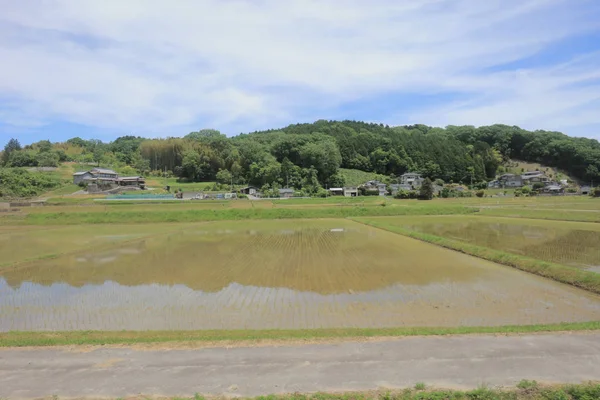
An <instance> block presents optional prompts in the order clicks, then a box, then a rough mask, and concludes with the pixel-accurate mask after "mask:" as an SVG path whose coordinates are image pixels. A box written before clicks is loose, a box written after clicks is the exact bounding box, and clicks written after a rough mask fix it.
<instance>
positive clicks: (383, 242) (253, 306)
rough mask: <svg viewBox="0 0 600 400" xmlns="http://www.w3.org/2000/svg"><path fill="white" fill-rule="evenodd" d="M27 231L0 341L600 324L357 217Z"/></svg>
mask: <svg viewBox="0 0 600 400" xmlns="http://www.w3.org/2000/svg"><path fill="white" fill-rule="evenodd" d="M2 232H4V231H0V235H1V234H2ZM18 232H19V234H18V235H17V236H15V237H13V236H12V235H11V236H10V237H9V238H8V239H5V240H4V241H3V242H1V243H2V245H1V246H2V247H1V248H0V253H1V254H9V255H10V257H11V258H10V262H9V263H8V264H5V266H4V267H3V268H1V269H0V331H9V330H27V331H47V330H122V329H124V330H148V329H151V330H163V329H177V330H188V329H195V330H197V329H267V328H282V329H283V328H286V329H306V328H345V327H364V328H367V327H402V326H421V327H424V326H448V327H451V326H498V325H508V324H538V323H557V322H578V321H592V320H597V319H598V316H600V297H598V296H597V295H594V294H591V293H588V292H585V291H583V290H580V289H576V288H572V287H569V286H567V285H563V284H559V283H556V282H553V281H550V280H547V279H543V278H539V277H536V276H533V275H530V274H526V273H523V272H520V271H517V270H514V269H511V268H509V267H505V266H501V265H498V264H494V263H491V262H487V261H483V260H480V259H477V258H473V257H470V256H466V255H464V254H461V253H458V252H454V251H451V250H447V249H443V248H440V247H436V246H433V245H430V244H426V243H423V242H420V241H417V240H413V239H410V238H407V237H404V236H401V235H397V234H394V233H390V232H386V231H384V230H381V229H377V228H373V227H369V226H365V225H362V224H359V223H355V222H352V221H349V220H339V219H330V220H314V219H313V220H285V221H274V220H265V221H257V220H254V221H243V222H211V223H202V224H191V223H187V224H180V225H177V224H163V225H139V226H134V227H132V226H116V225H100V226H82V225H80V226H75V227H62V228H52V229H45V230H42V229H29V228H19V231H18ZM135 235H138V236H135ZM28 237H29V238H30V240H31V241H32V243H39V244H38V245H36V246H34V248H36V249H37V250H36V251H37V253H35V254H37V255H38V259H37V260H33V261H31V260H30V261H27V260H28V259H30V258H32V252H30V251H23V252H20V253H19V252H14V251H12V250H10V249H9V247H11V246H14V245H16V244H17V242H15V241H17V240H18V244H19V245H20V244H22V243H24V242H25V241H26V240H27V238H28ZM125 237H126V238H127V240H124V238H125ZM17 238H18V239H17ZM65 238H70V240H69V241H67V240H65ZM107 240H108V242H107ZM111 240H112V242H111ZM67 242H68V243H71V246H70V247H69V246H67V245H64V248H61V251H62V253H60V254H58V255H57V256H56V257H54V258H42V257H43V256H45V255H46V254H47V251H48V250H47V249H48V248H50V247H51V244H52V243H67ZM95 243H101V245H98V246H94V245H93V244H95Z"/></svg>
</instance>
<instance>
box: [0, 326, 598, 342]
mask: <svg viewBox="0 0 600 400" xmlns="http://www.w3.org/2000/svg"><path fill="white" fill-rule="evenodd" d="M584 330H588V331H591V330H594V331H595V330H600V321H595V322H594V321H592V322H576V323H561V324H546V325H543V324H540V325H508V326H489V327H488V326H463V327H447V328H427V327H426V328H418V327H415V328H340V329H305V330H301V329H296V330H284V329H272V330H199V331H65V332H16V331H14V332H5V333H0V347H24V346H64V345H111V344H115V345H116V344H143V343H168V342H174V343H190V344H194V343H196V344H198V345H199V346H202V344H211V345H212V344H214V345H215V346H218V345H219V342H222V343H223V344H227V345H230V344H232V343H231V342H235V343H237V344H239V345H252V344H260V343H261V342H267V343H271V342H272V341H281V342H283V343H285V342H310V341H318V340H336V339H352V340H360V339H366V338H374V337H403V336H443V335H466V334H523V333H540V332H569V331H584Z"/></svg>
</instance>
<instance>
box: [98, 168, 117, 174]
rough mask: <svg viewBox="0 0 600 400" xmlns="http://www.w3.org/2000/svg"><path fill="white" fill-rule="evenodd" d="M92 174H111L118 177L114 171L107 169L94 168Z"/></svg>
mask: <svg viewBox="0 0 600 400" xmlns="http://www.w3.org/2000/svg"><path fill="white" fill-rule="evenodd" d="M91 172H92V173H94V172H97V173H99V174H111V175H118V174H117V173H116V172H115V171H113V170H112V169H106V168H94V169H92V171H91Z"/></svg>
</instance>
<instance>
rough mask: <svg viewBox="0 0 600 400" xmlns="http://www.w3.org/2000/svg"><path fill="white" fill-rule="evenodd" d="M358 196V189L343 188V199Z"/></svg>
mask: <svg viewBox="0 0 600 400" xmlns="http://www.w3.org/2000/svg"><path fill="white" fill-rule="evenodd" d="M356 196H358V188H356V186H348V187H345V188H344V197H356Z"/></svg>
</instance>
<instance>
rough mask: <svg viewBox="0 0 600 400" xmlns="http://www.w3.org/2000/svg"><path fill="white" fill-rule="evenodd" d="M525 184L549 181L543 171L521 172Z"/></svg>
mask: <svg viewBox="0 0 600 400" xmlns="http://www.w3.org/2000/svg"><path fill="white" fill-rule="evenodd" d="M521 179H522V181H523V185H533V184H534V183H549V182H550V178H548V177H547V176H546V175H545V174H544V173H543V172H542V171H531V172H525V173H523V174H521Z"/></svg>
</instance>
